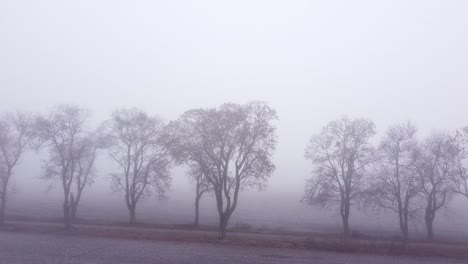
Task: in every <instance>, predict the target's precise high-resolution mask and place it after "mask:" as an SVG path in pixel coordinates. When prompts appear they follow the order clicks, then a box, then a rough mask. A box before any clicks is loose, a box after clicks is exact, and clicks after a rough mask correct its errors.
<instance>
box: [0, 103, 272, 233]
mask: <svg viewBox="0 0 468 264" xmlns="http://www.w3.org/2000/svg"><path fill="white" fill-rule="evenodd" d="M276 119H277V117H276V112H275V111H274V110H273V109H271V108H270V107H269V106H268V105H267V104H265V103H262V102H250V103H247V104H244V105H240V104H233V103H226V104H223V105H222V106H220V107H218V108H203V109H193V110H189V111H187V112H185V113H184V114H183V115H182V116H181V117H180V118H179V119H177V120H175V121H172V122H169V123H164V122H163V121H162V120H161V119H159V118H157V117H155V116H150V115H148V114H147V113H145V112H144V111H142V110H139V109H136V108H130V109H128V108H124V109H119V110H116V111H114V112H113V113H112V115H111V117H110V118H109V119H108V120H106V121H104V122H102V124H100V125H99V126H97V127H94V128H93V127H91V124H90V112H89V111H88V110H87V109H83V108H81V107H79V106H76V105H59V106H56V107H54V108H53V109H52V110H51V111H50V112H49V113H47V114H40V115H32V114H27V113H21V112H16V113H6V114H4V115H3V116H2V117H1V120H0V148H1V157H0V181H1V186H0V187H1V193H0V197H1V207H0V224H3V223H4V221H5V207H6V201H7V198H8V186H9V182H10V180H11V177H12V176H13V173H14V168H15V167H16V166H17V164H18V163H19V161H20V159H21V156H22V155H23V154H24V153H25V151H26V150H27V149H28V148H30V149H33V150H36V151H39V150H44V151H47V152H48V155H47V159H46V160H45V161H44V164H43V169H42V176H43V178H44V179H45V180H49V181H53V182H57V183H58V185H60V186H61V188H62V190H63V219H64V225H65V228H67V229H69V228H71V225H72V223H73V221H74V220H75V219H76V217H77V213H78V208H79V203H80V200H81V198H82V195H83V193H84V192H83V190H84V189H85V188H87V187H88V186H90V185H91V184H92V183H93V181H94V179H95V177H96V172H95V168H96V164H95V160H96V156H97V154H98V153H99V152H102V151H105V152H107V153H108V155H109V156H110V157H111V159H112V160H114V161H115V163H116V164H117V165H118V166H119V167H120V170H119V171H116V172H115V173H112V175H111V176H112V177H111V179H112V187H113V188H114V189H115V190H116V191H120V192H121V193H122V194H123V199H124V201H125V204H126V206H127V209H128V212H129V216H130V220H129V221H130V223H131V224H134V223H135V222H136V212H137V205H138V203H139V201H141V200H142V199H144V198H146V197H148V196H150V195H151V193H152V192H154V191H156V192H158V193H160V194H162V193H164V192H165V191H166V190H168V188H169V187H170V184H171V175H170V171H171V168H172V167H173V166H175V165H180V164H186V165H188V166H189V167H190V172H189V176H190V178H191V179H192V180H193V182H194V187H195V191H196V197H195V201H196V206H195V208H196V213H195V215H196V219H195V224H196V225H198V207H199V201H200V198H201V197H202V195H203V194H204V193H206V192H212V193H213V194H214V197H215V198H216V209H217V211H218V215H219V238H220V239H223V238H224V237H225V235H226V228H227V226H228V223H229V219H230V218H231V215H232V214H233V212H234V210H235V209H236V207H237V201H238V197H239V194H240V192H241V190H245V189H248V188H263V187H264V186H265V184H266V181H267V179H268V177H269V176H270V175H271V173H272V172H273V170H274V165H273V163H272V161H271V158H272V154H273V151H274V149H275V146H276V127H275V126H274V124H273V122H274V121H275V120H276Z"/></svg>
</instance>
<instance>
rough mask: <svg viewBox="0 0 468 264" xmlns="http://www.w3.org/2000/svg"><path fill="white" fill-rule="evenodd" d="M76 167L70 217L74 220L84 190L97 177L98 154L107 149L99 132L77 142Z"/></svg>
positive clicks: (71, 194) (94, 132)
mask: <svg viewBox="0 0 468 264" xmlns="http://www.w3.org/2000/svg"><path fill="white" fill-rule="evenodd" d="M76 145H77V149H76V152H75V153H76V154H75V155H76V156H75V159H76V160H75V163H76V165H74V167H75V168H76V173H75V184H74V185H75V191H76V195H74V194H73V192H71V193H70V216H71V219H72V220H75V219H76V217H77V211H78V205H79V203H80V200H81V197H82V193H83V190H84V189H85V187H86V186H89V185H91V184H93V183H94V178H95V177H96V174H95V172H96V166H95V160H96V154H97V151H98V150H99V149H103V148H105V147H106V140H105V139H104V138H103V135H101V134H100V131H99V130H96V131H93V132H91V133H89V134H88V135H86V136H84V137H83V138H81V139H80V140H79V141H78V142H77V144H76Z"/></svg>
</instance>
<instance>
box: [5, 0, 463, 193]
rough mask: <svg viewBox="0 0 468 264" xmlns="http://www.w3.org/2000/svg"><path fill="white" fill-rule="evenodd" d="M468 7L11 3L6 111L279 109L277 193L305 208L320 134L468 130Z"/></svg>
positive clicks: (102, 0) (99, 115) (103, 0)
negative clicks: (335, 125) (397, 126)
mask: <svg viewBox="0 0 468 264" xmlns="http://www.w3.org/2000/svg"><path fill="white" fill-rule="evenodd" d="M467 10H468V2H467V1H463V0H460V1H455V0H440V1H430V0H412V1H407V0H406V1H404V0H401V1H396V0H392V1H375V0H369V1H329V0H327V1H325V0H324V1H312V0H304V1H293V0H291V1H285V0H284V1H276V0H264V1H244V0H237V1H215V0H213V1H177V0H171V1H150V0H139V1H117V0H81V1H64V0H57V1H49V0H41V1H34V0H30V1H23V0H2V1H0V111H9V110H14V109H17V108H19V109H23V110H29V111H39V112H44V111H47V110H48V109H49V107H50V106H53V105H55V104H59V103H76V104H79V105H81V106H84V107H87V108H90V109H91V110H92V112H93V114H94V116H93V118H94V120H95V121H96V122H97V121H100V120H103V119H106V118H107V117H108V116H109V115H110V113H111V112H112V111H113V110H114V109H115V108H117V107H121V106H137V107H140V108H142V109H144V110H146V111H148V112H149V113H151V114H156V115H159V116H161V117H163V118H164V119H166V120H172V119H175V118H177V117H178V116H179V115H180V114H182V113H183V112H184V111H185V110H188V109H191V108H198V107H209V106H217V105H220V104H222V103H224V102H236V103H245V102H247V101H249V100H262V101H267V102H269V103H270V104H271V106H272V107H274V108H275V109H276V110H277V111H278V116H279V122H278V134H279V144H278V148H277V152H276V155H275V162H276V165H277V170H276V172H275V173H274V175H273V176H272V179H271V181H270V183H269V191H268V193H269V195H273V194H274V195H281V194H291V196H292V197H293V198H292V200H295V201H298V200H299V199H300V196H301V195H302V192H303V185H304V179H305V178H306V177H308V175H309V174H310V171H311V166H310V165H309V164H308V162H307V161H306V160H304V158H303V155H304V148H305V146H306V144H307V142H308V140H309V138H310V136H311V135H312V134H314V133H317V132H318V130H319V129H320V128H321V127H322V126H324V125H325V124H326V123H327V122H328V121H330V120H332V119H336V118H338V117H340V116H341V115H342V114H346V115H349V116H351V117H366V118H370V119H372V120H373V121H374V122H375V123H376V125H377V130H378V132H379V133H382V132H383V131H384V130H385V129H386V128H387V126H388V125H390V124H394V123H398V122H404V121H406V120H411V121H413V122H414V123H415V124H416V125H417V126H418V128H419V129H420V131H421V134H422V135H427V134H428V133H429V132H430V131H432V130H453V129H456V128H459V127H462V126H466V125H468V103H467V99H468V74H467V72H468V48H467V47H468V34H467V29H468V16H467V15H466V14H467ZM24 163H25V162H23V164H22V165H23V166H24ZM34 166H36V167H35V168H40V166H39V165H38V162H36V163H35V165H34ZM35 172H36V171H35ZM37 174H39V171H37ZM176 176H177V175H174V183H177V182H178V181H179V180H178V178H181V179H182V178H183V175H179V176H177V177H176ZM107 185H108V184H107V183H106V184H102V186H104V187H102V188H108V186H107ZM18 187H19V186H18ZM174 189H177V185H174ZM106 190H107V189H106Z"/></svg>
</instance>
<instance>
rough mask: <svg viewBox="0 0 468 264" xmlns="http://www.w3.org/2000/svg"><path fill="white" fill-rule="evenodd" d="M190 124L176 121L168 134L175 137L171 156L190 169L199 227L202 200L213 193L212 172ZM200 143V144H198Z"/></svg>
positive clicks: (196, 220) (189, 174)
mask: <svg viewBox="0 0 468 264" xmlns="http://www.w3.org/2000/svg"><path fill="white" fill-rule="evenodd" d="M191 129H192V127H190V125H189V123H188V122H182V121H176V122H171V123H170V124H169V125H168V126H167V131H168V133H171V134H172V135H174V142H173V145H172V147H171V155H172V157H173V159H174V160H175V161H176V162H177V163H178V164H186V165H188V167H189V171H188V176H189V180H190V182H191V183H192V184H193V185H194V189H195V202H194V205H195V217H194V222H193V224H194V226H199V215H200V200H201V198H202V196H203V194H205V193H208V192H211V191H212V186H211V183H210V181H209V180H208V178H207V176H206V175H207V174H208V173H210V170H209V169H208V168H207V164H208V163H209V160H208V157H207V156H206V155H204V153H203V148H202V146H201V144H199V142H197V141H196V139H195V138H194V137H193V133H192V131H191ZM197 143H198V144H197Z"/></svg>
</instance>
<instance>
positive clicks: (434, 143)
mask: <svg viewBox="0 0 468 264" xmlns="http://www.w3.org/2000/svg"><path fill="white" fill-rule="evenodd" d="M419 156H420V157H418V163H417V172H418V176H419V184H420V188H421V193H422V197H423V199H424V202H425V211H424V221H425V224H426V230H427V237H428V239H429V240H433V239H434V227H433V226H434V220H435V218H436V215H437V212H438V211H439V210H440V209H441V208H443V207H444V206H445V205H446V204H447V202H448V200H449V199H450V196H451V190H450V178H451V175H450V174H451V172H452V167H451V166H452V164H453V161H454V158H455V155H454V151H453V144H452V141H451V140H450V138H449V137H448V136H447V135H445V134H434V135H432V136H431V137H429V138H428V139H427V140H426V142H425V143H424V144H423V146H422V148H421V152H420V154H419Z"/></svg>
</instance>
